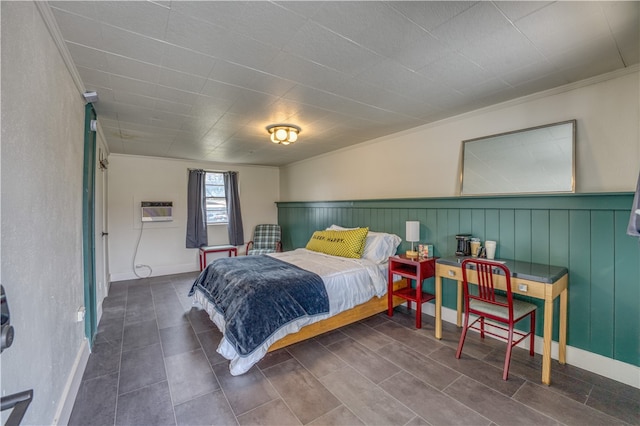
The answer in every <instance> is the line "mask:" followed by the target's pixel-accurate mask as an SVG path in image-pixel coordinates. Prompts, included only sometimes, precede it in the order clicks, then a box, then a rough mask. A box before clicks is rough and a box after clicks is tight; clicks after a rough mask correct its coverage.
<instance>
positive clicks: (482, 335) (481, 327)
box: [480, 317, 484, 339]
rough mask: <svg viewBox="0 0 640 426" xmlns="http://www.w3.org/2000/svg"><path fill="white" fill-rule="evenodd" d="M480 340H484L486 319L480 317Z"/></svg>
mask: <svg viewBox="0 0 640 426" xmlns="http://www.w3.org/2000/svg"><path fill="white" fill-rule="evenodd" d="M480 338H482V339H484V317H480Z"/></svg>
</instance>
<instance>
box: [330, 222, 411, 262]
mask: <svg viewBox="0 0 640 426" xmlns="http://www.w3.org/2000/svg"><path fill="white" fill-rule="evenodd" d="M354 229H362V228H344V227H342V226H339V225H331V226H330V227H328V228H327V230H333V231H346V230H354ZM367 229H369V228H367ZM401 242H402V239H401V238H400V237H399V236H397V235H395V234H388V233H386V232H374V231H369V233H368V234H367V238H366V240H365V244H364V251H363V253H362V258H363V259H367V260H370V261H372V262H373V263H384V262H386V261H387V260H389V257H390V256H393V255H394V254H396V250H397V249H398V246H399V245H400V243H401Z"/></svg>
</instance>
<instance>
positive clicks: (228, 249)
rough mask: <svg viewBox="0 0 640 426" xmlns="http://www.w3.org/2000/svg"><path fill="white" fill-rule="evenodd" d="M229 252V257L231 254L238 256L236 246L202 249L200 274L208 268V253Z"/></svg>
mask: <svg viewBox="0 0 640 426" xmlns="http://www.w3.org/2000/svg"><path fill="white" fill-rule="evenodd" d="M224 251H226V252H228V253H229V257H231V254H233V255H234V256H237V255H238V249H237V248H236V247H235V246H229V245H227V246H208V247H200V272H202V270H204V267H205V266H207V253H220V252H224Z"/></svg>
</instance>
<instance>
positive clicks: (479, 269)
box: [456, 258, 536, 380]
mask: <svg viewBox="0 0 640 426" xmlns="http://www.w3.org/2000/svg"><path fill="white" fill-rule="evenodd" d="M468 278H471V283H470V282H469V279H468ZM474 283H477V287H478V292H477V294H472V293H471V292H470V288H469V286H470V285H473V284H474ZM496 286H498V287H499V289H500V290H503V289H504V291H505V292H506V296H505V295H502V294H496ZM462 287H463V289H464V309H465V318H464V326H463V329H462V335H461V336H460V342H459V343H458V351H457V352H456V358H460V355H461V354H462V347H463V346H464V339H465V338H466V336H467V331H468V330H469V329H474V330H478V331H480V337H481V338H483V339H484V336H485V334H490V335H492V336H495V337H499V338H501V339H503V340H506V341H507V354H506V356H505V359H504V370H503V372H502V380H507V378H508V376H509V364H510V363H511V351H512V349H513V347H514V346H516V345H517V344H518V343H520V342H521V341H523V340H524V339H526V338H527V337H530V338H531V341H530V342H529V355H531V356H533V354H534V351H533V348H534V340H535V334H536V333H535V330H536V305H533V304H531V303H527V302H523V301H522V300H518V299H514V298H513V295H512V292H511V271H510V270H509V268H508V267H506V266H505V265H503V264H502V263H499V262H492V261H488V260H485V259H475V258H474V259H465V260H464V261H463V262H462ZM471 315H477V316H478V318H476V319H475V320H474V321H473V322H472V323H471V324H469V317H470V316H471ZM526 317H530V319H531V323H530V330H529V332H528V333H524V332H522V331H519V330H516V329H515V327H514V326H515V324H516V323H517V322H518V321H520V320H522V319H524V318H526ZM485 319H488V320H492V321H494V322H498V323H500V324H504V325H500V324H495V323H488V324H487V326H489V327H494V328H497V329H500V330H503V331H505V332H506V333H507V337H506V338H505V336H504V334H499V333H498V332H497V331H496V332H494V331H491V330H486V329H485ZM478 323H479V324H478ZM505 325H506V327H505ZM514 335H515V337H516V339H514Z"/></svg>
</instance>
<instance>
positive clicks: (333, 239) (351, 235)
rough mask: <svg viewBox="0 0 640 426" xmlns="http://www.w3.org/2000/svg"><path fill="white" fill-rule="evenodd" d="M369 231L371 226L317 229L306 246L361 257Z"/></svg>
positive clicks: (326, 252) (324, 251)
mask: <svg viewBox="0 0 640 426" xmlns="http://www.w3.org/2000/svg"><path fill="white" fill-rule="evenodd" d="M368 233H369V228H358V229H352V230H340V231H338V230H327V231H316V232H314V233H313V235H312V236H311V239H309V242H308V243H307V247H306V248H307V250H313V251H317V252H320V253H325V254H330V255H332V256H341V257H349V258H354V259H360V258H361V257H362V252H363V250H364V244H365V239H366V238H367V234H368Z"/></svg>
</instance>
